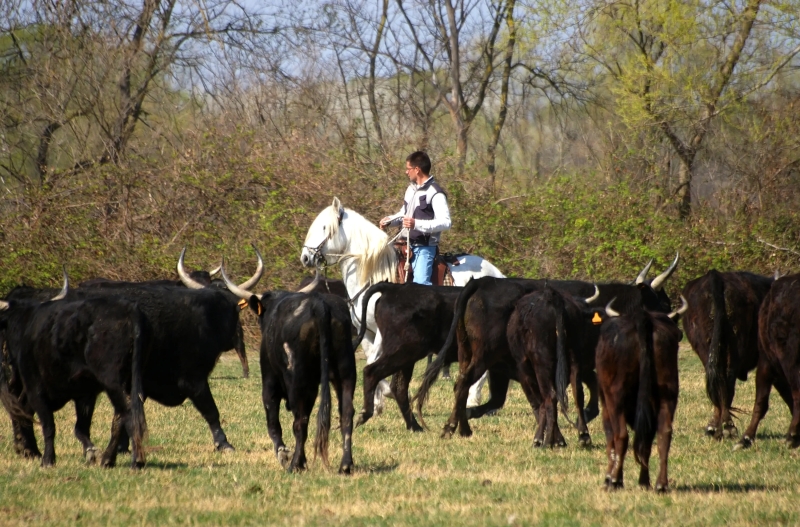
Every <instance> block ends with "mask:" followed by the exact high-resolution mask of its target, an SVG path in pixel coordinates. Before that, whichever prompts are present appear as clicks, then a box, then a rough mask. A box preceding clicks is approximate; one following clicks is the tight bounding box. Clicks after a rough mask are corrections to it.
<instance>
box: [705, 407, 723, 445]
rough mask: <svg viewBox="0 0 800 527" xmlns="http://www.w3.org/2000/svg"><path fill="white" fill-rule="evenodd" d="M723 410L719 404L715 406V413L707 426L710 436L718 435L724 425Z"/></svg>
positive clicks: (707, 433)
mask: <svg viewBox="0 0 800 527" xmlns="http://www.w3.org/2000/svg"><path fill="white" fill-rule="evenodd" d="M721 422H722V410H721V409H720V408H719V406H715V407H714V414H713V415H712V416H711V419H710V420H709V421H708V425H707V426H706V435H707V436H709V437H714V438H716V437H717V431H718V430H719V429H720V428H721V427H722V425H721Z"/></svg>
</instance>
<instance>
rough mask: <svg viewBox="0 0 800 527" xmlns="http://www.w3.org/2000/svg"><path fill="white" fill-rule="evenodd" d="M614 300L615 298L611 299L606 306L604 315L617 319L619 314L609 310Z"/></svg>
mask: <svg viewBox="0 0 800 527" xmlns="http://www.w3.org/2000/svg"><path fill="white" fill-rule="evenodd" d="M616 299H617V297H614V298H612V299H611V301H610V302H609V303H608V304H607V305H606V315H608V316H609V317H618V316H619V313H618V312H617V311H614V310H613V309H611V304H613V303H614V300H616Z"/></svg>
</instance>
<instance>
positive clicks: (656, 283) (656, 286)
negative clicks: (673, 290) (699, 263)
mask: <svg viewBox="0 0 800 527" xmlns="http://www.w3.org/2000/svg"><path fill="white" fill-rule="evenodd" d="M680 256H681V253H680V251H678V252H676V253H675V259H674V260H673V261H672V263H671V264H670V265H669V267H668V268H667V270H666V271H664V272H663V273H661V274H660V275H658V276H656V277H655V278H653V281H652V282H651V283H650V287H652V288H653V290H654V291H660V290H661V288H662V287H663V286H664V282H666V281H667V278H669V277H670V276H672V273H674V272H675V269H677V268H678V258H680Z"/></svg>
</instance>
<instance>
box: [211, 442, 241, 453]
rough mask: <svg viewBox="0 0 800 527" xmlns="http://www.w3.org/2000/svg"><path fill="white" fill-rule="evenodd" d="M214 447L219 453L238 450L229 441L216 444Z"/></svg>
mask: <svg viewBox="0 0 800 527" xmlns="http://www.w3.org/2000/svg"><path fill="white" fill-rule="evenodd" d="M214 446H215V447H216V449H217V452H236V449H235V448H233V445H232V444H230V443H228V442H227V441H223V442H221V443H216V444H215V445H214Z"/></svg>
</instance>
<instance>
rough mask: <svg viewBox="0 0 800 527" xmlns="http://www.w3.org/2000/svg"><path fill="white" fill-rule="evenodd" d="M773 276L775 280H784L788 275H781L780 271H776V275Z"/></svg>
mask: <svg viewBox="0 0 800 527" xmlns="http://www.w3.org/2000/svg"><path fill="white" fill-rule="evenodd" d="M773 276H774V279H775V280H778V279H780V278H783V277H784V276H786V275H785V274H781V271H780V269H775V274H774V275H773Z"/></svg>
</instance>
